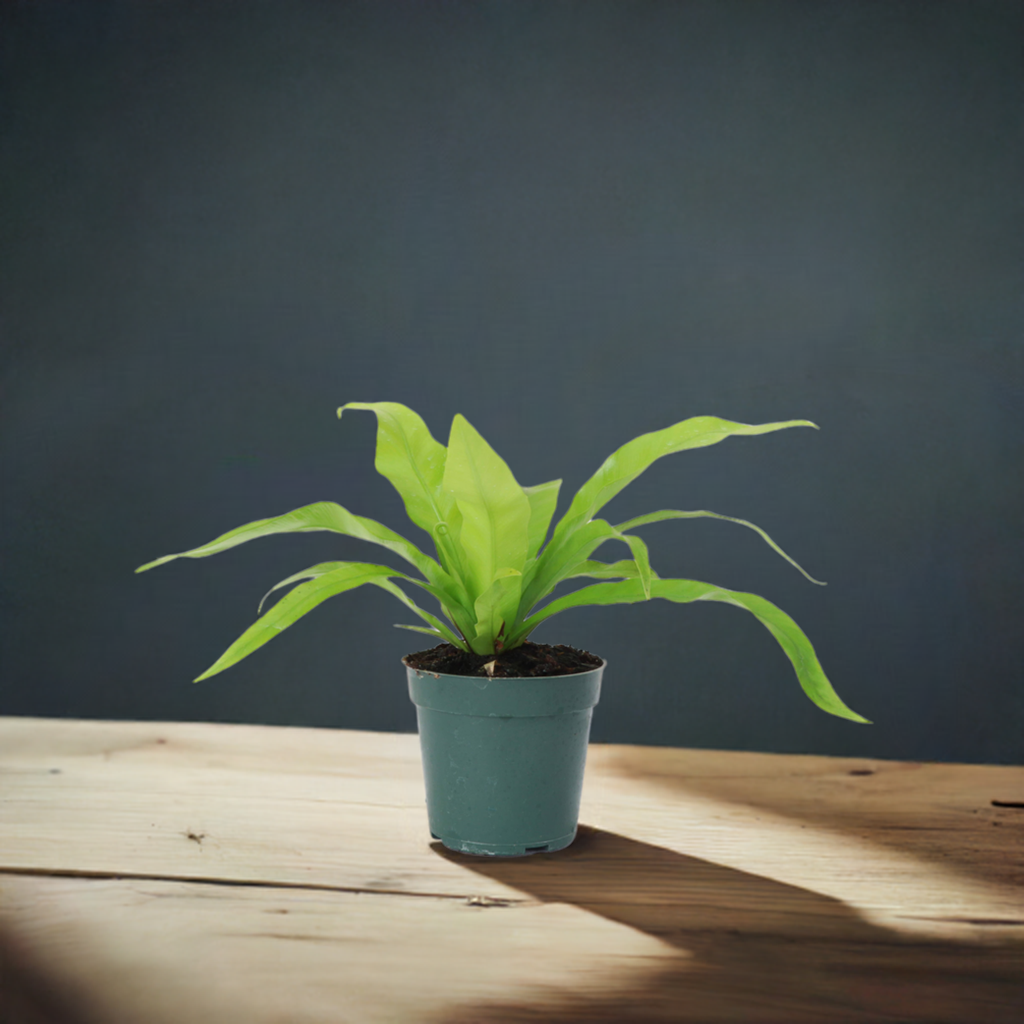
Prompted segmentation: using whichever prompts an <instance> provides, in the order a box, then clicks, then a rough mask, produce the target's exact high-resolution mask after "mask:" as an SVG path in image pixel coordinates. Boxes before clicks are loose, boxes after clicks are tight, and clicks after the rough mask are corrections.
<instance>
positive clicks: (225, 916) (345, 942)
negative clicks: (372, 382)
mask: <svg viewBox="0 0 1024 1024" xmlns="http://www.w3.org/2000/svg"><path fill="white" fill-rule="evenodd" d="M587 771H588V774H587V781H586V786H585V790H584V806H583V810H582V814H581V821H582V822H584V823H585V825H583V826H581V830H580V836H579V838H578V839H577V841H576V843H575V844H574V845H573V846H571V847H570V848H569V849H568V850H565V851H563V852H561V853H556V854H550V855H541V856H536V857H532V858H527V859H523V860H518V859H517V860H484V859H479V858H473V857H466V856H461V855H457V854H452V853H448V852H447V851H445V850H444V849H443V848H442V847H440V846H439V844H437V843H435V842H432V841H431V840H430V836H429V833H428V831H427V822H426V809H425V806H424V798H423V789H422V778H421V773H420V765H419V748H418V742H417V739H416V737H415V736H408V735H393V734H386V733H367V732H344V731H332V730H319V729H285V728H273V727H265V726H239V725H208V724H180V723H179V724H165V723H152V722H141V723H140V722H127V723H126V722H118V723H114V722H94V721H68V720H43V719H27V718H23V719H18V718H8V719H0V977H2V984H3V988H2V995H0V1001H2V1002H3V1005H4V1010H3V1011H0V1021H3V1022H4V1024H44V1022H45V1024H51V1022H55V1021H60V1022H76V1024H77V1022H83V1024H85V1022H102V1024H165V1022H166V1024H171V1022H173V1024H179V1022H187V1024H235V1022H238V1024H243V1022H244V1024H270V1022H274V1024H286V1022H287V1024H313V1022H324V1024H340V1022H363V1021H370V1022H377V1021H386V1022H441V1021H444V1022H458V1024H471V1022H472V1024H476V1022H494V1021H540V1022H545V1024H548V1022H554V1024H557V1022H565V1021H616V1022H627V1021H651V1022H653V1021H701V1022H710V1021H745V1022H748V1021H752V1022H762V1021H765V1022H767V1021H771V1022H776V1021H777V1022H785V1024H799V1022H805V1021H808V1022H811V1021H813V1022H819V1021H821V1022H826V1021H827V1022H832V1021H862V1022H872V1024H875V1022H885V1021H927V1022H928V1024H940V1022H945V1021H951V1022H952V1021H957V1022H959V1021H963V1022H969V1024H998V1022H1004V1021H1005V1022H1013V1024H1020V1022H1021V1021H1024V885H1022V883H1024V869H1022V857H1024V843H1022V839H1024V768H1014V767H990V766H965V765H940V764H911V763H901V762H891V761H889V762H883V761H869V760H856V759H841V758H826V757H793V756H782V755H772V754H747V753H727V752H720V751H708V750H674V749H663V748H650V747H628V746H592V747H591V749H590V760H589V765H588V769H587Z"/></svg>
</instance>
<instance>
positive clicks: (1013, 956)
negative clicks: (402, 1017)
mask: <svg viewBox="0 0 1024 1024" xmlns="http://www.w3.org/2000/svg"><path fill="white" fill-rule="evenodd" d="M432 849H433V850H434V851H435V852H436V853H437V854H438V856H442V857H445V858H447V859H448V860H451V861H453V862H455V863H458V864H460V865H461V866H463V867H465V868H467V869H469V870H471V871H474V872H476V873H478V874H481V875H485V876H487V877H488V878H492V879H494V880H495V881H498V882H501V883H503V884H505V885H508V886H511V887H512V888H515V889H518V890H520V891H521V892H523V893H525V894H527V895H528V896H531V897H533V898H534V899H537V900H540V901H541V902H544V903H567V904H571V905H574V906H577V907H579V908H581V909H582V910H586V911H588V912H590V913H593V914H597V915H599V916H601V917H603V918H606V919H608V920H610V921H614V922H616V923H618V924H622V925H626V926H627V927H630V928H635V929H637V930H638V931H641V932H644V933H646V934H648V935H653V936H656V937H657V938H659V939H661V940H663V941H664V942H665V943H667V944H668V947H669V950H667V951H668V952H671V948H672V947H674V948H675V949H676V950H679V951H680V954H681V955H680V956H679V959H678V961H676V962H673V961H672V960H670V961H669V963H670V965H671V966H669V967H667V968H666V967H663V966H662V964H661V962H659V961H653V963H654V965H655V966H653V967H651V968H650V969H649V970H646V971H645V970H643V969H642V968H641V969H640V970H638V982H637V984H636V986H635V988H634V989H633V990H629V989H623V990H621V991H618V992H616V993H615V994H614V995H611V996H609V995H589V994H587V993H586V992H583V991H580V992H578V993H576V994H574V995H572V996H568V997H566V998H565V999H564V1000H563V1001H562V1002H561V1003H554V1004H552V1003H547V1002H545V1004H544V1006H543V1007H539V1006H537V1005H530V1004H526V1003H524V1004H521V1005H513V1004H507V1005H506V1004H499V1003H487V1004H477V1005H473V1006H466V1007H462V1008H460V1009H456V1010H455V1011H454V1012H450V1013H446V1014H445V1016H444V1020H445V1021H446V1022H449V1024H470V1022H472V1024H484V1022H497V1021H503V1022H512V1021H528V1020H530V1021H538V1020H543V1021H545V1022H550V1024H565V1022H569V1021H619V1022H629V1024H641V1022H654V1021H702V1022H703V1021H744V1022H765V1024H767V1022H776V1021H777V1022H780V1024H782V1022H786V1024H797V1022H803V1021H807V1022H810V1021H814V1022H833V1021H860V1022H866V1021H870V1022H872V1024H884V1022H888V1021H893V1022H895V1021H922V1022H925V1021H927V1022H928V1024H944V1022H950V1024H952V1022H964V1024H980V1022H981V1021H984V1022H985V1024H1003V1022H1006V1024H1011V1022H1012V1024H1019V1022H1020V1021H1021V1020H1024V985H1022V983H1021V982H1022V979H1024V944H1021V943H1019V942H1015V941H1012V940H1006V941H999V940H993V941H991V942H988V943H984V944H983V943H973V942H956V941H938V940H932V939H922V938H919V937H908V936H906V935H904V934H901V933H897V932H893V931H889V930H888V929H885V928H880V927H877V926H875V925H873V924H871V923H869V922H868V921H866V920H865V919H864V918H863V917H861V916H860V915H859V914H858V913H857V912H856V911H855V910H853V909H852V908H851V907H849V906H848V905H846V904H845V903H843V902H841V901H840V900H836V899H833V898H832V897H829V896H823V895H821V894H819V893H816V892H813V891H810V890H807V889H802V888H799V887H797V886H792V885H786V884H784V883H781V882H776V881H774V880H772V879H769V878H763V877H761V876H758V875H753V874H749V873H747V872H743V871H737V870H735V869H733V868H728V867H722V866H720V865H717V864H713V863H711V862H709V861H705V860H700V859H698V858H695V857H688V856H685V855H683V854H679V853H676V852H674V851H672V850H667V849H663V848H661V847H658V846H652V845H649V844H647V843H642V842H637V841H636V840H633V839H628V838H626V837H625V836H621V835H616V834H615V833H612V832H605V831H603V830H600V829H594V828H589V827H587V826H583V825H581V826H580V831H579V836H578V838H577V840H576V842H575V843H574V844H573V845H572V846H570V847H569V848H568V849H566V850H562V851H560V852H558V853H554V854H546V855H539V856H534V857H529V858H521V859H518V858H517V859H490V858H481V857H470V856H466V855H463V854H458V853H454V852H452V851H449V850H447V849H445V847H443V846H442V845H441V844H440V843H437V844H433V845H432ZM491 912H493V913H495V914H501V913H514V912H515V911H514V910H508V909H504V908H501V907H495V908H494V909H493V910H492V911H488V913H491ZM683 953H685V954H686V955H685V956H684V955H682V954H683Z"/></svg>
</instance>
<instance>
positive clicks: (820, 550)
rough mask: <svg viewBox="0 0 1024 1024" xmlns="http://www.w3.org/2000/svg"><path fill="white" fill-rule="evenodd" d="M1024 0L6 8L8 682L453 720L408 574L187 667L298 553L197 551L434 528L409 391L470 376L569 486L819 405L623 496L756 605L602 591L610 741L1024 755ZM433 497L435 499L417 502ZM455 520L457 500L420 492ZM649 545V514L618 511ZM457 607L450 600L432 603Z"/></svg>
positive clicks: (689, 564)
mask: <svg viewBox="0 0 1024 1024" xmlns="http://www.w3.org/2000/svg"><path fill="white" fill-rule="evenodd" d="M1022 28H1024V18H1022V7H1021V5H1020V4H1019V3H1015V2H989V3H979V2H967V0H962V2H956V3H943V2H940V0H923V2H920V3H900V2H894V0H883V2H878V3H873V2H866V0H858V2H852V0H851V2H848V3H839V2H831V3H830V2H810V0H809V2H796V3H790V2H771V0H757V2H755V0H750V2H735V0H715V2H707V3H701V2H677V3H645V2H633V3H626V2H623V3H600V2H595V0H587V2H581V3H560V2H538V3H530V2H500V3H499V2H475V3H438V2H432V3H430V2H428V3H398V2H392V0H387V2H366V3H333V4H332V3H313V2H297V0H289V2H284V0H282V2H280V3H245V4H240V3H216V2H213V3H211V2H208V0H204V2H202V3H181V2H164V3H135V4H123V3H122V4H108V3H89V2H84V3H83V2H68V3H44V2H36V0H33V2H31V3H29V2H25V3H21V4H7V5H5V6H4V8H3V11H2V14H0V29H2V37H3V64H2V74H3V109H2V123H0V129H2V147H3V148H2V156H0V175H2V186H0V187H2V210H3V225H2V236H0V246H2V258H3V266H2V288H3V295H2V328H3V407H2V416H3V435H2V460H3V461H2V468H3V480H4V500H3V508H2V515H3V552H2V558H3V576H2V585H3V638H2V641H3V655H2V656H3V664H2V686H3V689H2V694H0V713H6V714H16V715H58V716H65V715H67V716H82V717H115V718H116V717H128V718H160V719H209V720H215V721H252V722H273V723H288V724H293V723H294V724H305V725H322V726H341V727H352V728H364V729H384V730H411V729H413V728H414V727H415V720H414V715H413V709H412V707H411V705H410V704H409V703H408V698H407V696H406V693H405V689H404V680H403V676H402V670H401V666H400V664H399V658H400V657H401V656H402V655H403V654H404V653H406V652H407V651H409V650H411V649H415V648H416V647H420V646H424V645H425V644H424V643H418V642H417V641H418V640H419V638H418V637H416V636H415V635H414V634H410V633H407V632H403V631H399V630H395V629H393V628H392V623H393V622H403V621H409V616H408V615H407V614H406V613H405V612H404V610H403V609H402V608H401V607H400V606H399V605H398V604H397V602H395V601H394V599H393V598H391V597H390V596H388V595H387V594H384V593H383V592H378V591H374V592H364V591H358V592H355V593H352V594H349V595H345V596H341V597H338V598H335V599H333V600H332V601H330V602H328V603H327V604H325V605H323V606H322V607H320V608H319V609H317V610H316V611H315V612H314V613H313V614H311V615H310V616H308V617H307V618H306V619H304V620H302V621H300V622H299V623H298V624H297V625H295V626H294V627H293V628H292V629H291V630H289V631H288V632H286V633H284V634H282V635H281V637H280V638H279V639H277V640H275V641H274V642H273V643H271V644H269V645H268V646H267V647H265V648H263V649H262V650H261V651H260V652H258V653H257V654H256V655H254V656H253V657H251V658H250V659H249V660H247V661H245V662H243V663H242V664H240V665H239V666H237V667H236V668H234V669H231V670H230V671H229V672H227V673H225V674H224V675H221V676H218V677H216V678H215V679H212V680H210V681H207V682H204V683H202V684H199V685H197V686H193V685H192V684H191V683H190V682H189V680H190V679H191V678H192V677H193V676H195V675H197V674H198V673H199V672H200V671H201V670H202V669H204V668H205V667H206V666H207V665H209V664H210V662H211V661H213V659H214V658H215V657H216V656H217V655H218V654H219V653H220V652H221V651H222V650H223V648H224V647H225V646H227V644H228V643H229V642H230V641H231V640H233V639H234V638H235V636H237V635H238V633H240V632H241V631H242V630H243V629H244V628H245V627H246V626H247V625H248V624H249V623H250V622H251V621H252V620H253V617H254V613H255V607H256V602H257V601H258V599H259V597H260V596H261V595H262V594H263V592H264V591H265V590H266V589H267V587H268V586H269V585H270V584H272V583H274V582H276V581H277V580H278V579H280V578H282V577H283V576H286V575H288V574H289V573H291V572H293V571H296V570H298V569H300V568H302V567H304V566H306V565H309V564H312V563H314V562H316V561H320V560H324V559H329V558H356V559H371V560H372V559H376V558H377V557H379V555H378V550H377V549H373V548H370V547H368V546H366V545H363V544H360V543H359V542H357V541H354V540H349V539H347V538H333V537H331V536H329V535H325V534H316V535H308V536H303V537H293V538H271V539H268V540H264V541H259V542H257V543H255V544H252V545H249V546H243V547H241V548H238V549H236V550H234V551H231V552H228V553H225V554H223V555H219V556H217V557H216V558H212V559H208V560H204V561H180V562H176V563H173V564H171V565H169V566H165V567H162V568H160V569H158V570H156V571H154V572H152V573H149V574H146V575H144V576H134V575H133V574H132V570H133V569H134V567H135V566H137V565H139V564H140V563H142V562H144V561H147V560H149V559H151V558H154V557H156V556H158V555H161V554H164V553H167V552H169V551H177V550H182V549H185V548H189V547H192V546H195V545H196V544H199V543H201V542H203V541H206V540H208V539H210V538H212V537H213V536H215V535H217V534H219V533H221V532H223V531H224V530H226V529H228V528H230V527H233V526H236V525H239V524H241V523H243V522H247V521H250V520H252V519H256V518H262V517H265V516H269V515H274V514H277V513H280V512H284V511H287V510H289V509H291V508H294V507H296V506H299V505H302V504H306V503H308V502H312V501H316V500H321V499H330V500H336V501H339V502H341V503H342V504H344V505H346V506H347V507H349V508H351V509H352V510H353V511H356V512H358V513H361V514H364V515H369V516H372V517H375V518H378V519H381V520H383V521H384V522H386V523H388V524H389V525H391V526H392V527H394V528H396V529H399V530H406V528H407V527H406V524H405V520H404V514H403V511H402V507H401V504H400V502H399V500H398V498H397V496H396V495H395V494H394V492H392V491H391V489H390V486H389V485H388V484H387V482H386V481H385V480H384V479H383V478H381V477H379V476H377V475H376V474H375V472H374V470H373V444H374V420H373V417H372V416H370V415H369V414H365V413H353V414H351V415H347V416H346V417H345V419H344V420H343V421H342V422H341V423H339V422H338V421H337V420H336V419H335V408H336V407H337V406H338V405H339V404H341V403H342V402H344V401H349V400H363V401H377V400H394V401H401V402H405V403H407V404H409V405H411V406H412V407H413V408H415V409H416V410H417V411H419V412H420V413H421V414H422V415H423V416H424V417H425V418H426V420H427V422H428V423H429V424H430V426H431V427H432V429H433V431H434V433H435V435H436V436H438V437H439V438H440V439H442V440H444V439H445V438H446V437H447V430H448V425H449V423H450V420H451V417H452V415H453V414H454V413H456V412H462V413H464V414H465V415H466V416H467V417H468V418H469V420H470V421H471V422H472V423H473V424H474V425H475V426H476V427H477V428H478V429H479V430H480V431H481V432H482V433H483V434H484V435H485V436H486V437H487V438H488V440H490V441H491V443H492V444H493V445H494V446H495V448H496V449H497V450H498V451H499V452H500V453H501V454H502V455H504V456H505V458H506V459H507V460H508V462H509V464H510V465H511V466H512V468H513V470H514V471H515V472H516V474H517V475H518V476H519V478H520V479H521V480H522V481H523V482H525V483H535V482H539V481H542V480H547V479H550V478H552V477H556V476H562V477H564V480H565V484H564V489H563V495H564V496H565V497H564V498H563V503H562V506H561V507H562V508H564V507H565V501H566V500H567V496H568V495H567V494H566V492H568V494H571V493H572V491H573V490H574V489H575V488H576V487H577V486H579V484H580V483H582V481H583V480H584V479H585V478H586V477H587V476H588V475H589V474H590V473H591V472H592V471H593V470H594V469H595V468H596V466H597V465H598V464H599V463H600V461H601V460H602V459H603V458H604V457H605V456H606V455H607V454H608V453H609V452H610V451H611V450H612V449H614V448H615V447H616V446H617V445H619V444H621V443H622V442H624V441H626V440H628V439H629V438H631V437H633V436H635V435H637V434H639V433H642V432H644V431H647V430H653V429H658V428H660V427H664V426H667V425H668V424H670V423H673V422H676V421H677V420H680V419H683V418H685V417H688V416H691V415H696V414H706V413H709V414H715V415H720V416H725V417H728V418H732V419H738V420H743V421H746V422H762V421H767V420H777V419H789V418H793V417H806V418H809V419H812V420H814V421H816V422H817V423H818V424H820V426H821V431H820V432H814V431H810V430H790V431H786V432H783V433H779V434H774V435H770V436H767V437H760V438H750V439H735V440H731V441H727V442H725V443H724V444H722V445H719V446H717V447H713V448H708V449H704V450H701V451H697V452H692V453H686V454H682V455H677V456H673V457H671V458H668V459H665V460H662V461H661V462H659V463H658V464H656V465H655V467H654V468H652V469H651V470H650V471H649V472H648V473H647V474H646V475H645V476H644V477H642V478H641V479H640V480H639V481H638V482H637V483H636V484H634V485H633V486H632V487H631V488H630V489H629V490H627V491H626V492H625V493H624V494H623V495H622V496H621V497H620V498H618V499H616V500H615V502H614V503H613V505H611V506H609V508H608V515H609V516H610V517H612V518H613V521H618V520H620V519H625V518H627V517H629V516H631V515H634V514H639V513H641V512H645V511H650V510H652V509H657V508H709V509H713V510H716V511H718V512H722V513H725V514H731V515H736V516H741V517H744V518H748V519H752V520H753V521H755V522H757V523H758V524H760V525H761V526H763V527H764V528H765V529H767V530H768V531H769V533H771V534H772V535H773V536H774V538H775V539H776V540H777V541H778V542H779V543H780V544H781V545H782V546H783V547H784V548H786V549H787V550H788V551H789V552H790V553H791V554H792V555H793V556H794V557H795V558H797V560H798V561H800V562H801V563H802V564H803V565H804V566H805V567H806V568H807V569H808V570H809V571H810V572H811V573H812V574H814V575H816V576H818V577H819V578H821V579H825V580H827V581H828V583H829V586H828V587H827V588H818V587H815V586H813V585H812V584H810V583H808V582H806V581H805V580H804V579H803V578H802V577H801V576H800V575H799V574H798V573H797V572H796V571H795V570H793V569H792V568H791V567H789V566H788V565H786V564H785V563H784V562H783V561H782V560H781V559H779V558H778V557H777V556H776V555H775V554H773V553H772V552H771V551H770V550H769V549H768V548H767V547H766V546H765V545H764V544H763V543H762V542H761V541H760V540H759V539H758V538H757V537H756V536H755V535H754V534H753V533H751V532H750V531H747V530H744V529H742V528H741V527H737V526H733V525H731V524H728V523H722V522H715V521H711V520H698V521H693V522H673V523H664V524H660V525H657V526H651V527H648V528H647V529H646V531H645V536H646V538H647V539H648V541H649V544H650V546H651V550H652V555H653V559H654V564H655V567H656V568H657V569H658V570H659V571H660V572H661V573H662V575H680V576H688V577H692V578H696V579H706V580H711V581H714V582H717V583H720V584H722V585H724V586H728V587H733V588H737V589H746V590H752V591H755V592H757V593H760V594H763V595H764V596H765V597H767V598H769V599H770V600H773V601H775V602H776V603H778V604H779V605H781V606H782V607H783V608H785V609H786V610H787V611H789V612H790V614H792V615H793V616H794V617H795V618H796V620H797V621H798V622H799V623H800V624H801V625H802V626H803V627H804V629H805V630H806V632H807V633H808V634H809V636H810V637H811V639H812V640H813V641H814V643H815V644H816V646H817V649H818V652H819V654H820V656H821V659H822V661H823V663H824V665H825V668H826V670H827V671H828V672H829V674H830V676H831V678H832V679H833V681H834V683H835V685H836V687H837V689H838V690H839V692H840V693H841V694H842V695H843V697H844V698H845V699H846V700H847V701H848V702H849V703H850V704H851V705H852V706H853V707H854V708H856V709H858V710H859V711H861V712H862V713H863V714H865V715H867V716H868V717H870V718H872V719H874V720H875V722H876V723H877V724H875V725H873V726H870V727H866V726H856V725H854V724H852V723H848V722H843V721H839V720H837V719H833V718H830V717H829V716H827V715H825V714H823V713H821V712H819V711H818V710H817V709H815V708H814V707H813V706H812V705H811V704H810V703H809V702H808V701H807V700H806V698H805V697H804V696H803V694H802V693H801V692H800V690H799V688H798V686H797V683H796V680H795V677H794V676H793V673H792V670H791V668H790V666H789V663H788V662H787V661H786V659H785V657H784V656H783V655H782V653H781V651H780V650H779V649H778V647H777V646H776V644H775V642H774V641H773V640H772V638H771V637H770V636H769V635H768V634H767V633H766V632H765V631H764V630H763V629H762V627H761V626H760V625H758V623H757V622H756V621H755V620H753V619H752V618H751V617H750V616H748V615H746V614H745V613H743V612H741V611H740V610H738V609H735V608H730V607H727V606H721V605H719V606H711V605H696V606H689V607H679V606H674V605H668V604H665V603H663V602H653V603H651V604H648V605H639V606H634V607H628V608H624V609H616V608H606V609H593V610H579V611H574V612H569V613H566V614H564V615H563V616H561V617H559V618H556V619H553V620H552V621H551V623H549V624H548V625H547V626H546V627H545V628H543V629H542V630H540V631H538V633H537V634H536V635H535V639H537V640H540V641H546V642H552V643H558V642H564V643H571V644H574V645H576V646H580V647H585V648H588V649H591V650H593V651H595V652H597V653H599V654H601V655H603V656H604V657H606V658H607V659H608V661H609V668H608V670H607V673H606V689H605V694H604V697H603V700H602V703H601V705H600V707H599V708H598V712H597V716H596V719H595V725H594V738H595V739H597V740H609V741H620V742H637V743H654V744H671V745H679V746H685V745H689V746H717V747H746V748H752V749H759V750H779V751H806V752H822V753H837V754H863V755H875V756H885V757H899V758H925V759H938V760H946V759H955V760H967V761H1015V760H1017V761H1019V760H1020V759H1021V757H1022V754H1024V749H1022V748H1024V740H1022V737H1024V688H1022V685H1021V683H1022V680H1021V654H1022V642H1021V632H1022V631H1021V628H1020V627H1021V612H1022V582H1021V581H1022V576H1024V551H1022V540H1021V519H1020V516H1021V507H1022V500H1021V499H1022V488H1021V483H1022V475H1021V470H1022V465H1024V462H1022V454H1024V452H1022V439H1024V422H1022V409H1024V405H1022V397H1024V396H1022V381H1024V374H1022V358H1021V344H1022V336H1021V328H1022V320H1024V316H1022V308H1021V283H1022V282H1021V267H1022V261H1021V242H1022V239H1024V223H1022V217H1021V212H1022V211H1021V207H1022V191H1021V183H1022V181H1024V178H1022V176H1021V172H1022V170H1024V160H1022V155H1024V153H1022V151H1024V146H1022V139H1021V131H1020V125H1021V99H1022V93H1021V84H1022V70H1021V60H1020V38H1021V30H1022ZM408 529H409V530H411V531H413V532H416V531H415V530H414V528H412V527H409V528H408ZM417 539H421V540H422V539H423V538H422V535H418V536H417ZM608 555H609V556H610V557H619V555H617V554H616V553H615V552H614V551H613V550H612V549H611V548H609V549H608ZM423 639H424V640H425V638H423Z"/></svg>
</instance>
